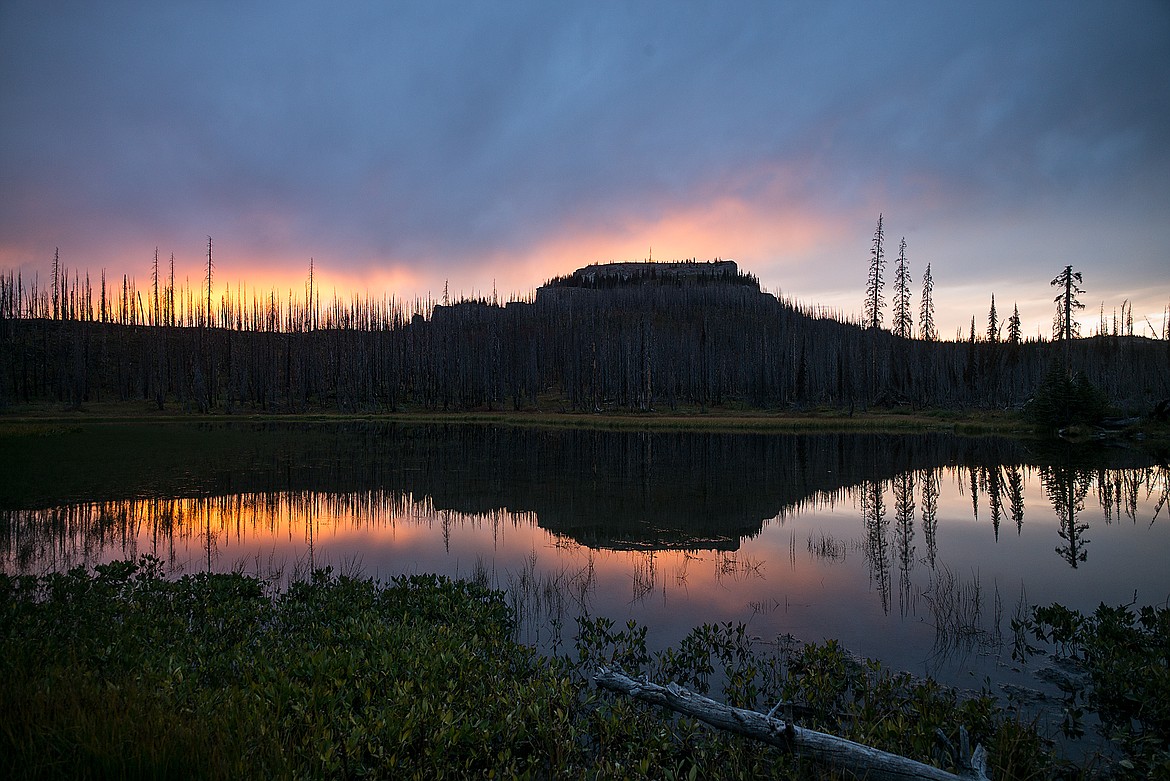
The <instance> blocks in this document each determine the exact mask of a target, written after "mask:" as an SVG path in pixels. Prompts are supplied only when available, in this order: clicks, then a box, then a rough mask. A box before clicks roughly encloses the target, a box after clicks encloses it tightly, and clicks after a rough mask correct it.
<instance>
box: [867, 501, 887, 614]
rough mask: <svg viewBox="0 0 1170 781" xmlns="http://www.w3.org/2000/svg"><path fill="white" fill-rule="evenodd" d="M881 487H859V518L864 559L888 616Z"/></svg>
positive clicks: (884, 518)
mask: <svg viewBox="0 0 1170 781" xmlns="http://www.w3.org/2000/svg"><path fill="white" fill-rule="evenodd" d="M882 489H883V485H882V483H881V482H880V481H878V480H869V481H867V482H865V483H864V484H863V485H862V486H861V517H862V521H863V522H864V524H865V559H866V562H868V564H869V572H870V580H871V582H876V583H877V587H878V593H879V594H880V595H881V599H882V610H883V611H885V612H886V613H889V612H890V543H889V537H888V522H887V521H886V505H885V497H884V496H883V490H882Z"/></svg>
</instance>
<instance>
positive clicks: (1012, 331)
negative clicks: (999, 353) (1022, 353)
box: [1008, 304, 1020, 346]
mask: <svg viewBox="0 0 1170 781" xmlns="http://www.w3.org/2000/svg"><path fill="white" fill-rule="evenodd" d="M1019 343H1020V307H1019V305H1018V304H1016V305H1014V306H1013V307H1012V316H1011V317H1009V318H1008V344H1011V345H1013V346H1018V345H1019Z"/></svg>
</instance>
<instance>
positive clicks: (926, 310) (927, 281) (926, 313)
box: [918, 263, 938, 342]
mask: <svg viewBox="0 0 1170 781" xmlns="http://www.w3.org/2000/svg"><path fill="white" fill-rule="evenodd" d="M919 306H920V308H919V314H918V334H919V336H921V337H922V339H924V340H925V341H928V342H932V341H934V340H935V339H936V338H937V337H938V332H937V331H936V330H935V327H934V277H932V276H931V275H930V264H929V263H927V264H926V271H925V272H924V273H923V275H922V301H921V303H920V305H919Z"/></svg>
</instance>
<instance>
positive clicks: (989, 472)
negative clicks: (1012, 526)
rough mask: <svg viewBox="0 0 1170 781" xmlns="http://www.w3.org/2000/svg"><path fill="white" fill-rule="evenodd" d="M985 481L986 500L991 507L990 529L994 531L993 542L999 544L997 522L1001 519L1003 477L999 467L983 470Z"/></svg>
mask: <svg viewBox="0 0 1170 781" xmlns="http://www.w3.org/2000/svg"><path fill="white" fill-rule="evenodd" d="M984 474H985V475H986V480H987V499H988V502H989V504H990V505H991V528H992V529H994V530H995V541H996V542H999V522H1000V521H1001V520H1002V519H1003V475H1002V473H1001V472H1000V471H999V466H998V465H997V466H992V467H990V468H985V469H984Z"/></svg>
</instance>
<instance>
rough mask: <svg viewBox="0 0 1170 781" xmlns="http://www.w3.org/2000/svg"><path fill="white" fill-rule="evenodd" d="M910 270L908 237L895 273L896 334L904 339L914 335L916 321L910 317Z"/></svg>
mask: <svg viewBox="0 0 1170 781" xmlns="http://www.w3.org/2000/svg"><path fill="white" fill-rule="evenodd" d="M911 281H912V280H911V279H910V269H909V264H908V263H907V262H906V237H905V236H903V237H902V244H901V246H900V247H899V248H898V268H897V270H896V271H895V272H894V334H895V335H896V336H900V337H902V338H903V339H909V338H910V337H911V336H913V335H914V321H913V318H912V317H911V315H910V282H911Z"/></svg>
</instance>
